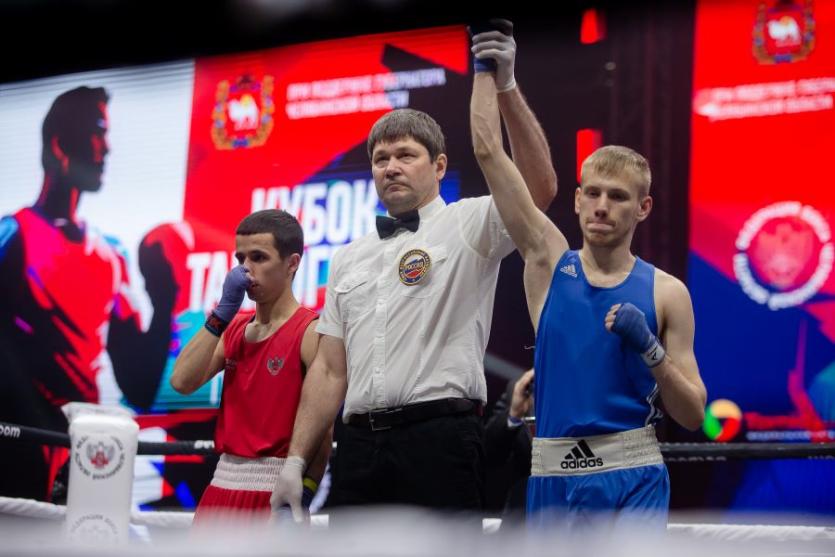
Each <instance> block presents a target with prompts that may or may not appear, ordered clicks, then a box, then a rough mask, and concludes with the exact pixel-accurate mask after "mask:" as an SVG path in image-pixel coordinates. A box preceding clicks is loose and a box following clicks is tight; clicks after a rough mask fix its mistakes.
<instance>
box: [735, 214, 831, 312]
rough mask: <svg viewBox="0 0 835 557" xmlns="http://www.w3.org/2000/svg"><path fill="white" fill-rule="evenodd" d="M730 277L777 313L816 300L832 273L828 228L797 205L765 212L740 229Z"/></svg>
mask: <svg viewBox="0 0 835 557" xmlns="http://www.w3.org/2000/svg"><path fill="white" fill-rule="evenodd" d="M736 249H737V253H736V255H734V259H733V265H734V274H735V275H736V279H737V280H738V281H739V285H740V286H741V287H742V290H743V291H744V292H745V293H746V294H747V295H748V296H749V297H750V298H751V299H752V300H754V301H755V302H758V303H760V304H764V305H766V306H768V308H769V309H772V310H778V309H783V308H788V307H792V306H798V305H800V304H802V303H804V302H805V301H806V300H808V299H809V298H811V297H812V296H814V295H815V294H816V293H817V292H818V290H820V288H821V287H822V286H823V285H824V283H825V282H826V281H827V279H828V278H829V275H830V273H831V272H832V266H833V258H834V257H833V256H834V255H835V253H834V252H835V249H834V248H833V243H832V235H831V232H830V229H829V224H828V223H827V222H826V219H825V218H824V217H823V215H821V213H820V212H819V211H818V210H816V209H815V208H814V207H812V206H810V205H803V204H802V203H800V202H798V201H783V202H780V203H774V204H772V205H768V206H767V207H763V208H762V209H760V210H759V211H757V212H755V213H754V214H753V215H751V217H750V218H749V219H748V220H747V221H746V222H745V224H744V225H743V226H742V229H741V230H740V232H739V236H737V239H736Z"/></svg>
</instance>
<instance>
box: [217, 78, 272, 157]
mask: <svg viewBox="0 0 835 557" xmlns="http://www.w3.org/2000/svg"><path fill="white" fill-rule="evenodd" d="M273 86H274V78H273V76H271V75H267V76H264V79H263V80H261V81H260V82H258V81H255V80H253V79H252V77H251V76H249V75H243V76H241V77H239V78H238V79H237V80H236V81H235V82H234V83H232V84H230V83H229V81H227V80H224V81H221V82H220V83H218V85H217V92H216V93H215V105H214V109H213V110H212V132H211V133H212V142H213V143H214V144H215V147H216V148H218V149H221V150H228V149H248V148H251V147H260V146H261V145H264V144H265V143H266V142H267V139H268V138H269V137H270V133H272V131H273V125H274V120H273V113H274V112H275V105H274V104H273Z"/></svg>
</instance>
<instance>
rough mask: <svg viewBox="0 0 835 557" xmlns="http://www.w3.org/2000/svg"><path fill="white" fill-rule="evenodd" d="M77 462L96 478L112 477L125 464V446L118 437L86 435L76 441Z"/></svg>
mask: <svg viewBox="0 0 835 557" xmlns="http://www.w3.org/2000/svg"><path fill="white" fill-rule="evenodd" d="M73 454H74V457H75V464H76V466H77V467H78V469H79V470H80V471H81V473H82V474H84V475H85V476H90V477H91V478H92V479H94V480H104V479H107V478H110V477H111V476H113V475H114V474H116V473H117V472H119V470H121V469H122V466H123V465H124V464H125V448H124V445H123V444H122V442H121V441H120V440H119V438H118V437H114V436H112V435H110V436H96V437H90V436H89V435H85V436H83V437H81V439H79V440H78V441H77V442H76V445H75V451H74V452H73Z"/></svg>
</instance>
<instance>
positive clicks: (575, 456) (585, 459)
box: [560, 269, 603, 470]
mask: <svg viewBox="0 0 835 557" xmlns="http://www.w3.org/2000/svg"><path fill="white" fill-rule="evenodd" d="M560 270H562V269H560ZM599 466H603V459H602V458H600V457H599V456H594V453H593V452H591V447H589V445H588V443H586V441H585V439H580V441H578V442H577V444H576V445H574V448H573V449H571V451H570V452H569V453H568V454H567V455H565V458H563V460H562V462H560V468H562V469H563V470H578V469H579V470H582V469H584V468H597V467H599Z"/></svg>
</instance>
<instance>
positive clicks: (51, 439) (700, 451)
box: [0, 422, 835, 462]
mask: <svg viewBox="0 0 835 557" xmlns="http://www.w3.org/2000/svg"><path fill="white" fill-rule="evenodd" d="M2 439H12V440H16V441H20V442H28V443H35V444H43V445H56V446H59V447H67V448H69V446H70V436H69V435H68V434H66V433H61V432H57V431H50V430H46V429H39V428H35V427H28V426H22V425H16V424H10V423H6V422H0V440H2ZM214 446H215V444H214V441H209V440H204V441H168V442H164V441H139V447H138V449H137V453H136V454H138V455H214V454H215V451H214ZM659 446H660V447H661V454H662V455H663V456H664V461H665V462H714V461H725V460H738V459H746V460H747V459H780V458H807V459H835V443H659Z"/></svg>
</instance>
